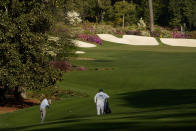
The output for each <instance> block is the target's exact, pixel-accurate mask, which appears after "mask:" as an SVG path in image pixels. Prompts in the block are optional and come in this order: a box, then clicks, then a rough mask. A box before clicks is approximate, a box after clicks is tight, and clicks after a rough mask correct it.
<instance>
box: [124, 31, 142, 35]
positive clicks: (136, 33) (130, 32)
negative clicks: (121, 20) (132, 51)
mask: <svg viewBox="0 0 196 131" xmlns="http://www.w3.org/2000/svg"><path fill="white" fill-rule="evenodd" d="M125 33H126V34H127V35H139V36H141V35H142V34H141V32H140V31H137V30H127V31H125Z"/></svg>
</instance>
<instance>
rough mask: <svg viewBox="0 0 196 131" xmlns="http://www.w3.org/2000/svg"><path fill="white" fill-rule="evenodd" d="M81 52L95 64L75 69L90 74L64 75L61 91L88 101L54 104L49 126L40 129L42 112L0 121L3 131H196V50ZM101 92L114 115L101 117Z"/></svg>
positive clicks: (109, 46)
mask: <svg viewBox="0 0 196 131" xmlns="http://www.w3.org/2000/svg"><path fill="white" fill-rule="evenodd" d="M81 50H83V51H85V52H86V54H82V55H80V56H79V57H89V58H94V59H95V60H72V63H73V64H74V65H81V66H85V67H86V68H88V70H87V71H73V72H68V73H65V74H64V80H63V81H61V82H59V83H58V86H60V87H61V88H62V89H65V90H69V89H70V90H73V91H77V92H80V93H82V94H87V96H88V97H83V96H82V95H81V96H73V97H65V98H64V99H63V100H61V101H57V102H55V103H53V104H52V105H51V107H50V109H48V110H47V116H46V121H45V123H44V124H40V114H39V106H34V107H31V108H27V109H23V110H19V111H16V112H13V113H7V114H3V115H0V130H1V131H2V130H5V131H13V130H18V131H21V130H30V131H45V130H51V131H52V130H67V131H76V130H81V131H92V130H94V131H96V130H97V131H98V130H107V131H113V130H115V131H119V130H120V131H121V130H123V131H166V130H167V131H168V130H175V129H176V130H178V131H184V130H187V131H192V130H194V129H195V128H196V125H195V121H196V109H195V108H196V104H195V103H196V80H195V78H196V61H195V58H196V48H185V47H171V46H162V45H161V46H155V47H152V46H130V45H120V44H115V43H109V42H104V43H103V46H99V47H97V48H91V49H81ZM107 68H108V69H109V70H104V69H107ZM97 69H103V70H97ZM99 88H103V89H104V91H105V92H107V93H108V94H109V95H110V100H109V102H110V106H111V109H112V114H110V115H105V116H96V109H95V104H94V103H93V97H94V95H95V93H96V92H97V91H98V89H99ZM85 96H86V95H85Z"/></svg>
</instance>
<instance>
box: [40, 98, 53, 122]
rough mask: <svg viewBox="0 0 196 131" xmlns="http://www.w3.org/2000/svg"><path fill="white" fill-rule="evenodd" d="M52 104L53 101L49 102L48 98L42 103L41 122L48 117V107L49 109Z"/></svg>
mask: <svg viewBox="0 0 196 131" xmlns="http://www.w3.org/2000/svg"><path fill="white" fill-rule="evenodd" d="M50 104H51V100H47V99H46V98H45V99H44V100H43V101H42V102H41V105H40V112H41V122H44V120H45V117H46V107H48V108H49V105H50Z"/></svg>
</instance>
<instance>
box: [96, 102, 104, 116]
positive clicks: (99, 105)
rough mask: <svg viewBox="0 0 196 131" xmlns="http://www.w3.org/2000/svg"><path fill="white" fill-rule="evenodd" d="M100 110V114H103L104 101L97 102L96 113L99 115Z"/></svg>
mask: <svg viewBox="0 0 196 131" xmlns="http://www.w3.org/2000/svg"><path fill="white" fill-rule="evenodd" d="M100 111H101V114H102V115H103V114H104V102H99V103H97V115H100Z"/></svg>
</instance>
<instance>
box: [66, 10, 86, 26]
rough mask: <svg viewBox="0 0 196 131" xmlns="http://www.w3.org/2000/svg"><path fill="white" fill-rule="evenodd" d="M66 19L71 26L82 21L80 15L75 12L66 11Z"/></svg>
mask: <svg viewBox="0 0 196 131" xmlns="http://www.w3.org/2000/svg"><path fill="white" fill-rule="evenodd" d="M66 19H67V20H68V21H69V23H70V24H72V25H76V24H79V23H81V22H82V19H81V18H80V14H79V13H78V12H76V11H68V12H67V16H66Z"/></svg>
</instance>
